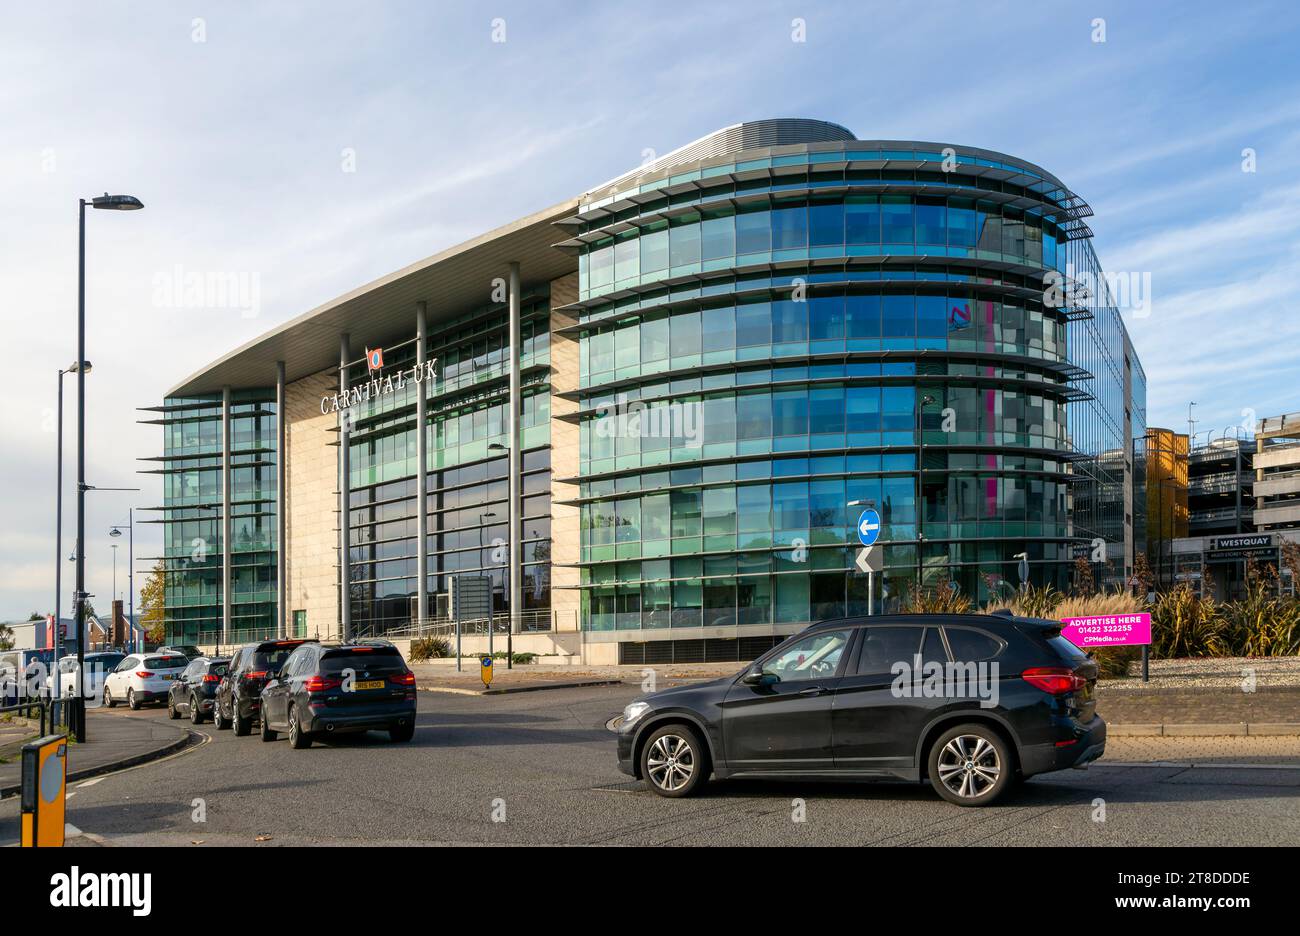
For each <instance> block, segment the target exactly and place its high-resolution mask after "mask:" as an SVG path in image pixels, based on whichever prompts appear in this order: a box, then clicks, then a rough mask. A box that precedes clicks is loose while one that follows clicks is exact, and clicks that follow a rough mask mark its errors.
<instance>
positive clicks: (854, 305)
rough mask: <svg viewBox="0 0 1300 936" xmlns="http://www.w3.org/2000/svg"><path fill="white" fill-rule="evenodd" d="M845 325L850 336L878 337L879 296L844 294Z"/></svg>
mask: <svg viewBox="0 0 1300 936" xmlns="http://www.w3.org/2000/svg"><path fill="white" fill-rule="evenodd" d="M844 306H845V327H846V330H847V332H848V336H849V337H850V338H879V337H880V297H879V296H846V297H845V300H844Z"/></svg>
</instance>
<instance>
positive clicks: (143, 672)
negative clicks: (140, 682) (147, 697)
mask: <svg viewBox="0 0 1300 936" xmlns="http://www.w3.org/2000/svg"><path fill="white" fill-rule="evenodd" d="M135 674H136V675H137V676H139V677H140V678H141V679H148V678H149V677H150V676H152V675H153V673H151V672H149V671H148V670H147V669H138V670H136V671H135Z"/></svg>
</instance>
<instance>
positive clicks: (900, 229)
mask: <svg viewBox="0 0 1300 936" xmlns="http://www.w3.org/2000/svg"><path fill="white" fill-rule="evenodd" d="M880 236H881V239H882V241H881V242H882V243H885V244H911V243H913V230H912V202H911V199H909V198H907V196H905V195H884V196H881V199H880Z"/></svg>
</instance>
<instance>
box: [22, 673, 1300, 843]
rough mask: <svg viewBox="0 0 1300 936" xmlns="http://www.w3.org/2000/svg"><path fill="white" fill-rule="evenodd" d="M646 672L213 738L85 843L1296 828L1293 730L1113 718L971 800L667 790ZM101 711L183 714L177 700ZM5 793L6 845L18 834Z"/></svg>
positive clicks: (134, 774)
mask: <svg viewBox="0 0 1300 936" xmlns="http://www.w3.org/2000/svg"><path fill="white" fill-rule="evenodd" d="M639 694H640V686H639V685H613V686H588V687H581V688H571V689H555V690H552V691H546V692H527V693H517V694H506V695H496V696H468V695H459V694H439V693H432V692H424V693H420V696H419V715H418V718H417V728H416V733H415V739H414V740H413V741H412V742H410V743H409V744H392V743H390V742H389V741H388V740H387V739H386V737H385V736H383V735H380V734H376V733H370V734H367V735H362V736H344V737H339V738H332V739H330V740H329V741H327V742H324V743H316V744H313V746H312V747H311V748H309V749H307V750H302V751H295V750H292V749H291V748H289V746H288V743H287V742H286V741H284V740H283V739H281V740H279V741H276V742H274V743H264V742H262V741H261V740H260V739H259V738H258V736H257V735H256V734H254V735H252V736H249V737H244V738H236V737H234V736H233V734H232V733H231V732H230V731H220V732H218V731H215V730H214V729H213V728H212V726H211V725H210V724H207V725H203V726H202V727H201V728H200V729H199V731H200V732H201V733H202V734H203V735H204V736H205V737H207V738H208V739H210V740H208V742H207V743H203V744H200V745H196V746H192V747H189V748H187V749H186V750H185V751H184V752H182V753H180V754H178V755H176V756H172V757H168V758H166V759H163V760H159V761H154V762H152V763H148V764H145V765H143V766H140V767H136V768H134V769H132V770H129V771H126V772H122V773H112V774H107V775H104V776H101V777H96V778H94V779H92V780H90V781H87V782H81V783H74V784H72V785H71V787H70V792H69V799H68V814H67V820H68V822H69V823H70V824H72V825H73V826H75V827H76V829H78V830H82V832H83V834H81V835H78V836H76V837H75V838H74V839H73V840H72V844H79V845H90V846H96V845H103V846H110V847H111V846H120V845H177V846H183V847H187V848H201V847H211V846H213V845H243V846H255V847H274V846H276V845H283V844H300V845H335V846H351V845H421V844H497V845H512V844H513V845H535V844H572V845H583V844H592V845H595V844H609V845H708V844H719V843H726V844H730V845H741V846H743V845H807V844H816V845H995V846H1007V845H1043V844H1052V845H1063V846H1089V845H1141V846H1153V845H1154V846H1159V845H1188V844H1201V845H1241V844H1252V845H1283V844H1285V845H1296V844H1300V750H1297V749H1296V742H1295V741H1294V739H1289V738H1253V737H1238V738H1228V739H1201V738H1192V739H1188V738H1166V737H1149V738H1143V737H1137V738H1122V737H1116V738H1113V739H1112V740H1111V741H1110V743H1109V744H1108V749H1107V752H1106V756H1105V757H1104V758H1103V759H1102V760H1101V761H1100V762H1098V763H1097V764H1095V765H1093V766H1092V767H1090V768H1089V769H1088V770H1086V771H1073V770H1069V771H1064V772H1061V773H1056V774H1049V775H1046V776H1042V777H1035V778H1032V779H1030V780H1029V781H1028V782H1027V783H1025V784H1024V785H1023V786H1022V787H1020V788H1018V789H1016V790H1014V791H1012V792H1011V793H1009V794H1008V796H1007V797H1006V798H1005V799H1004V800H1003V801H1001V802H1000V803H999V804H997V805H995V806H993V807H990V808H987V809H962V808H960V807H957V806H953V805H951V804H949V803H946V802H945V801H943V800H941V799H940V798H939V797H938V796H937V795H935V794H934V792H933V791H932V790H931V789H930V788H929V787H927V786H924V785H921V784H912V783H889V782H882V783H831V782H803V781H784V782H766V781H752V780H751V781H732V782H725V783H719V782H714V783H710V784H709V785H708V786H706V787H705V788H704V790H703V791H702V795H701V796H697V797H691V798H688V799H684V800H666V799H663V798H661V797H658V796H655V795H654V794H652V793H650V792H648V791H647V790H646V789H645V788H644V785H643V784H641V783H638V782H634V781H631V780H630V778H628V777H626V776H625V775H623V774H621V773H620V772H619V771H618V769H617V765H616V760H615V737H614V735H613V734H612V733H611V732H610V731H608V730H607V729H606V728H605V727H604V726H605V723H606V722H607V721H608V720H609V718H610V717H611V716H612V715H614V714H616V713H617V712H619V711H620V710H621V709H622V707H623V706H624V705H626V704H627V702H628V701H630V700H631V699H633V698H634V697H635V696H637V695H639ZM97 717H99V718H101V719H107V718H115V719H121V720H124V721H126V720H134V721H149V722H154V723H156V724H158V725H160V726H163V727H168V728H169V727H170V726H169V724H168V722H167V720H166V714H165V713H164V712H162V711H159V710H148V711H143V712H136V713H130V712H125V711H124V710H122V709H117V710H114V711H113V712H103V713H101V714H100V715H99V716H97ZM17 805H18V804H17V802H16V801H15V800H13V799H10V800H5V801H2V802H0V845H3V844H8V843H10V842H12V841H14V840H15V839H16V838H17V834H18V831H17V829H18V825H17V812H18V810H17Z"/></svg>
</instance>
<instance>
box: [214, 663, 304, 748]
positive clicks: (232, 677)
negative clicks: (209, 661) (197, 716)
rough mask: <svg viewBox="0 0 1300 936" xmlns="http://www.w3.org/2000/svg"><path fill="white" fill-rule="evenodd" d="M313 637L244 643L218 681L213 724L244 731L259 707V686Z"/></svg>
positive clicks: (258, 710)
mask: <svg viewBox="0 0 1300 936" xmlns="http://www.w3.org/2000/svg"><path fill="white" fill-rule="evenodd" d="M315 642H316V641H315V640H264V641H262V642H261V643H251V644H245V645H244V646H242V647H240V648H239V649H238V650H236V651H235V652H234V653H233V654H231V657H230V664H229V666H228V667H227V668H226V673H225V675H224V676H222V677H221V682H220V683H218V684H217V694H216V697H215V698H214V699H213V705H212V724H213V725H214V726H216V727H217V728H218V729H224V728H233V729H234V730H235V734H237V735H241V736H242V735H246V734H248V733H249V732H250V731H251V730H252V728H253V722H254V721H255V720H257V718H258V717H260V715H261V711H262V687H263V686H265V685H266V681H267V680H268V679H270V678H271V677H272V676H274V675H275V674H276V673H278V672H279V671H280V667H282V666H283V665H284V662H285V660H287V659H288V658H289V655H290V654H291V653H293V651H294V650H296V649H297V648H298V647H300V646H302V645H303V644H304V643H315Z"/></svg>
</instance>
